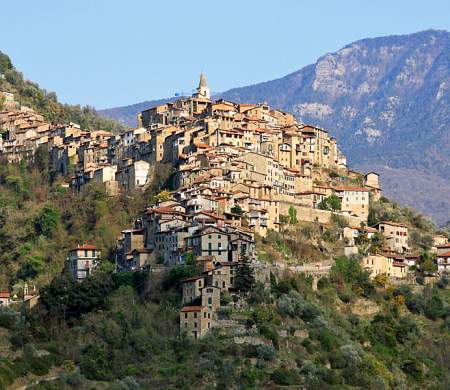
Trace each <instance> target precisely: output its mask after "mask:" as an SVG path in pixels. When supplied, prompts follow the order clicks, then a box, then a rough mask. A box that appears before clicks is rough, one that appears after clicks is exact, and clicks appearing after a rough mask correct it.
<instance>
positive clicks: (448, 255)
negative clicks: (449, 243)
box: [438, 251, 450, 257]
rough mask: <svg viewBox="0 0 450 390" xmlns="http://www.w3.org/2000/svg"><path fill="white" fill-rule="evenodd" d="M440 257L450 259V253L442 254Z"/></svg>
mask: <svg viewBox="0 0 450 390" xmlns="http://www.w3.org/2000/svg"><path fill="white" fill-rule="evenodd" d="M438 257H450V251H449V252H445V253H441V254H440V255H438Z"/></svg>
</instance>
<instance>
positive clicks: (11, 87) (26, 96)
mask: <svg viewBox="0 0 450 390" xmlns="http://www.w3.org/2000/svg"><path fill="white" fill-rule="evenodd" d="M0 74H3V75H4V78H0V91H5V92H11V93H14V98H15V100H16V101H18V102H19V103H20V104H22V105H24V106H28V107H31V108H33V109H34V110H35V111H36V112H38V113H40V114H42V115H44V116H45V118H46V119H47V120H48V121H51V122H57V123H69V122H74V123H78V124H79V125H80V126H81V127H82V128H83V129H87V130H93V129H96V130H98V129H100V130H109V131H113V132H116V133H118V132H120V131H123V130H125V126H123V125H121V124H119V123H118V122H115V121H112V120H110V119H106V118H102V117H100V116H99V115H97V113H96V111H95V109H94V108H92V107H89V106H85V107H81V106H79V105H76V106H74V105H68V104H61V103H59V102H58V99H57V97H56V94H55V93H54V92H48V91H46V90H45V89H42V88H40V87H39V85H38V84H36V83H33V82H31V81H28V80H25V79H24V78H23V75H22V73H20V72H19V71H18V70H17V69H15V68H14V66H13V64H12V63H11V60H10V59H9V57H8V56H7V55H6V54H4V53H2V52H0ZM1 103H2V102H0V108H1V105H2V104H1Z"/></svg>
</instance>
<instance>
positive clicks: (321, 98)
mask: <svg viewBox="0 0 450 390" xmlns="http://www.w3.org/2000/svg"><path fill="white" fill-rule="evenodd" d="M220 96H221V97H224V98H227V99H230V100H234V101H238V102H246V103H251V102H261V101H267V102H268V103H270V104H271V105H272V106H274V107H277V108H281V109H283V110H286V111H291V112H294V113H295V115H296V116H297V118H298V119H299V120H300V121H302V122H306V123H312V124H316V125H319V126H321V127H324V128H326V129H328V130H329V131H330V132H331V133H332V134H333V135H334V136H335V137H336V138H337V140H338V142H339V145H340V147H341V149H342V150H343V151H344V152H345V153H346V154H347V155H348V157H349V161H350V164H351V165H352V166H353V167H355V168H357V169H358V168H359V169H366V170H367V169H369V170H376V171H380V173H382V175H383V176H382V180H383V184H384V189H385V192H386V194H387V195H388V196H390V197H392V198H394V199H397V200H398V201H400V202H402V203H407V204H410V205H411V206H413V207H416V208H418V209H420V210H421V211H423V212H424V213H427V214H428V215H430V216H432V217H433V218H434V219H435V220H436V221H437V222H438V223H439V224H444V223H445V222H446V221H448V220H450V196H448V194H449V193H450V182H449V180H448V179H449V177H450V155H449V153H448V151H449V150H450V33H449V32H447V31H436V30H428V31H423V32H419V33H416V34H411V35H402V36H388V37H380V38H374V39H364V40H361V41H357V42H354V43H351V44H350V45H347V46H345V47H344V48H342V49H340V50H338V51H337V52H335V53H328V54H325V55H324V56H322V57H320V58H319V59H318V61H317V62H316V63H315V64H312V65H308V66H306V67H304V68H302V69H300V70H299V71H297V72H294V73H291V74H289V75H287V76H285V77H282V78H280V79H277V80H272V81H268V82H264V83H260V84H255V85H251V86H247V87H242V88H235V89H231V90H229V91H226V92H224V93H222V94H220ZM152 103H153V102H146V103H145V105H146V106H151V104H152ZM136 108H137V106H129V107H128V108H127V109H126V112H127V113H131V112H132V111H134V112H133V116H134V114H135V113H136V112H137V111H139V110H136ZM139 109H141V107H139ZM119 112H121V109H113V111H111V110H109V111H108V110H106V111H103V112H101V113H102V114H103V115H106V116H108V117H111V118H114V119H123V118H126V117H125V116H122V113H121V114H120V115H117V113H119ZM114 113H116V115H114Z"/></svg>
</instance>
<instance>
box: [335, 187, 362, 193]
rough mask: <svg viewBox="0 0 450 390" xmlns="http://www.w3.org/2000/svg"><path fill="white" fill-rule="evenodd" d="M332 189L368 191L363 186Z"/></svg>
mask: <svg viewBox="0 0 450 390" xmlns="http://www.w3.org/2000/svg"><path fill="white" fill-rule="evenodd" d="M333 189H334V190H336V191H364V192H369V190H368V189H367V188H363V187H333Z"/></svg>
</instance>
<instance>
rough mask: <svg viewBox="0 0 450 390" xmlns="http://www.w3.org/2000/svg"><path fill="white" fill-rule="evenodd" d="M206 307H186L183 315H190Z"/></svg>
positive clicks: (182, 310)
mask: <svg viewBox="0 0 450 390" xmlns="http://www.w3.org/2000/svg"><path fill="white" fill-rule="evenodd" d="M204 307H205V306H185V307H183V308H182V309H181V312H182V313H189V312H193V311H201V310H202V309H203V308H204Z"/></svg>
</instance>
